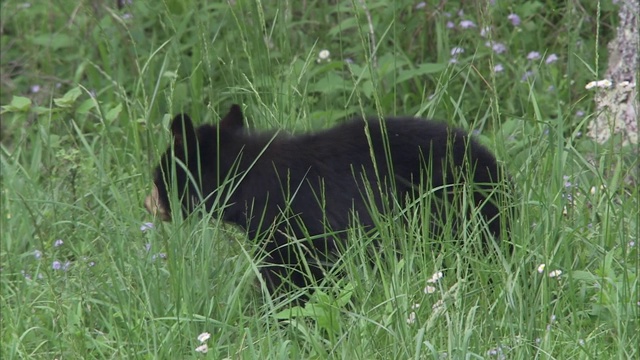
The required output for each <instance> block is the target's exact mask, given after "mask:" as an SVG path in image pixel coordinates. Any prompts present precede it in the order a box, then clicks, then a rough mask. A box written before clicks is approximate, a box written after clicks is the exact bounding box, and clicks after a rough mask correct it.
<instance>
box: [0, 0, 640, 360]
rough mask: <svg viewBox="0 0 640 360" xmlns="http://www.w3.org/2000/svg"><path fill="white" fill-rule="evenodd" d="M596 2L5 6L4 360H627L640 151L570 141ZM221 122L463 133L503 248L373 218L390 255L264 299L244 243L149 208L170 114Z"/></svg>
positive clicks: (589, 105) (602, 64)
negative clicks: (384, 123) (419, 120)
mask: <svg viewBox="0 0 640 360" xmlns="http://www.w3.org/2000/svg"><path fill="white" fill-rule="evenodd" d="M614 2H615V1H614ZM614 2H612V1H586V0H579V1H573V2H564V1H558V0H538V1H515V2H503V1H482V2H468V1H433V0H431V1H426V2H420V1H409V0H397V1H392V0H344V1H343V0H331V1H314V0H304V1H297V2H296V1H288V0H262V1H261V0H233V1H232V0H229V1H224V2H223V1H220V2H213V1H212V2H208V1H197V0H185V1H180V0H164V1H157V2H156V1H139V0H119V1H110V2H102V1H90V0H83V1H70V0H56V1H39V2H36V1H33V2H21V1H14V0H9V1H3V2H2V3H1V4H0V45H1V47H2V48H1V55H0V61H1V63H0V67H1V70H2V73H1V77H0V81H1V93H0V105H2V110H1V124H0V129H1V131H2V132H1V136H0V140H1V147H0V161H1V162H0V166H1V172H0V181H1V216H0V226H1V233H0V237H1V239H0V288H1V291H0V306H1V317H0V325H1V335H0V358H2V359H31V358H33V359H80V358H83V359H84V358H86V359H125V358H136V359H198V358H210V359H463V358H464V359H637V358H638V357H639V356H640V350H639V349H640V348H639V346H638V344H639V343H640V295H639V293H638V289H639V288H640V284H639V282H638V270H639V265H638V260H639V254H638V244H637V243H638V238H640V196H639V195H640V194H639V190H638V181H639V180H640V170H639V169H640V164H639V162H638V155H637V154H638V146H637V145H626V146H623V145H622V144H620V141H619V139H616V138H615V137H614V138H612V139H611V140H610V141H608V142H606V143H603V144H601V143H597V142H595V141H593V140H592V139H590V138H589V137H588V136H586V132H587V131H586V127H587V125H588V124H589V123H590V121H592V120H593V119H594V117H595V116H596V115H597V114H596V113H595V110H594V108H595V107H594V104H593V97H594V94H595V93H596V92H597V91H606V90H605V89H597V88H596V89H591V90H587V89H585V85H586V84H587V83H589V82H591V81H594V80H600V79H602V77H603V74H604V72H605V70H606V64H607V57H608V51H607V47H606V44H607V42H608V41H609V40H610V39H611V38H612V37H613V36H614V35H615V26H616V24H617V7H616V5H615V4H614ZM232 103H237V104H242V106H243V110H244V112H245V114H246V116H247V118H248V121H249V126H250V127H251V128H252V129H281V130H283V131H288V132H292V133H300V132H305V131H312V130H318V129H323V128H328V127H330V126H332V125H335V124H338V123H340V122H341V121H344V119H347V118H349V117H352V116H362V115H367V116H368V115H379V116H383V115H411V116H419V117H425V118H433V119H439V120H442V121H446V122H448V123H450V124H452V125H455V126H459V127H461V128H464V129H467V130H468V131H470V132H471V133H473V134H474V135H475V136H476V137H477V138H478V139H479V140H480V141H481V142H482V143H483V144H484V145H486V146H487V147H488V148H490V149H491V150H492V151H494V152H495V154H496V157H497V158H498V159H499V160H500V162H501V163H503V164H504V165H505V166H506V168H507V169H508V171H509V173H510V175H511V179H512V182H513V185H514V188H515V189H516V190H515V191H514V197H515V199H514V201H513V202H512V203H509V204H505V207H509V208H511V209H514V210H516V211H514V212H513V214H514V215H513V217H512V218H511V223H512V230H511V234H510V236H509V237H508V238H506V239H504V240H503V242H502V243H501V245H500V246H497V247H496V248H495V249H493V251H491V252H490V253H484V252H482V251H478V246H477V245H474V241H473V238H472V237H473V236H472V235H473V233H469V234H467V235H465V236H468V237H469V238H468V239H467V238H465V239H464V240H465V241H464V242H462V244H461V242H460V241H455V239H452V238H443V239H438V244H437V246H434V242H433V241H426V240H425V238H424V236H423V234H422V233H421V232H420V231H419V225H418V224H417V222H419V221H422V220H424V218H423V215H424V214H416V216H415V217H414V218H413V219H414V220H415V221H416V227H415V229H413V230H412V231H406V229H405V228H404V227H402V226H399V225H398V224H397V223H396V222H394V221H392V220H389V219H385V218H382V217H381V218H380V221H379V222H378V224H377V229H378V231H377V235H376V236H378V238H379V239H382V241H383V243H385V244H387V245H389V246H399V248H401V249H405V252H404V253H403V254H402V256H400V257H398V258H393V257H387V258H384V259H383V258H378V259H377V260H376V264H377V266H374V267H372V266H369V265H370V264H369V261H368V260H367V259H365V258H366V257H367V249H366V246H364V245H366V244H367V243H368V242H370V241H371V239H370V238H369V236H370V234H368V233H367V234H365V233H364V232H362V231H360V230H359V229H358V228H357V227H356V228H354V229H353V230H352V231H351V234H350V239H351V241H352V244H353V247H352V248H350V249H349V251H347V252H346V254H345V255H344V258H343V259H341V260H342V266H343V269H344V270H345V271H344V272H345V276H343V277H337V276H336V277H335V278H330V279H328V281H327V282H326V283H325V284H323V285H324V286H323V287H322V288H319V289H318V290H317V291H316V292H315V293H314V295H313V297H312V299H311V301H310V302H309V304H308V305H307V306H306V307H304V308H300V307H296V306H295V305H293V304H289V303H287V302H279V301H274V300H273V299H272V298H271V297H270V296H269V295H268V294H266V293H265V292H264V291H263V290H264V289H263V287H261V286H260V283H259V282H258V281H257V280H256V278H257V276H256V275H257V269H258V268H259V266H260V261H259V259H257V258H256V257H255V256H254V249H255V247H256V244H253V243H251V242H249V241H248V240H247V238H246V236H245V235H244V234H243V232H242V231H241V230H240V229H237V228H235V227H233V226H229V225H228V224H224V223H222V222H220V221H217V220H216V219H215V218H211V217H207V216H205V217H190V218H188V219H185V220H182V219H175V221H173V222H169V223H162V222H160V221H159V220H158V219H154V218H153V217H152V216H151V215H150V214H149V213H147V212H146V210H145V208H144V206H143V202H144V199H145V196H146V195H147V194H148V192H149V191H150V189H151V182H152V170H153V167H154V166H155V165H156V163H157V161H158V159H159V156H160V154H161V153H162V152H163V151H164V150H165V148H166V146H167V145H168V144H169V141H170V138H169V130H168V126H169V122H170V120H171V118H172V117H173V115H174V114H176V113H180V112H187V113H189V114H190V115H191V117H192V118H193V119H194V120H195V122H196V124H203V123H207V122H217V121H218V120H219V118H220V116H221V115H224V113H225V112H226V111H227V110H228V108H229V106H230V105H231V104H232ZM410 230H411V229H410ZM465 234H466V233H465ZM509 246H510V247H512V248H513V253H510V252H508V251H505V249H506V248H507V247H509ZM298 291H304V289H300V290H298ZM294 296H295V294H294ZM203 334H204V335H203Z"/></svg>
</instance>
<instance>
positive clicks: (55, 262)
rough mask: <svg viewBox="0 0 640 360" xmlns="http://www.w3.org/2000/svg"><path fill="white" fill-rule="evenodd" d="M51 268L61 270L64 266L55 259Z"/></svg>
mask: <svg viewBox="0 0 640 360" xmlns="http://www.w3.org/2000/svg"><path fill="white" fill-rule="evenodd" d="M51 268H52V269H53V270H60V269H61V268H62V264H61V263H60V261H58V260H55V261H54V262H53V263H52V264H51Z"/></svg>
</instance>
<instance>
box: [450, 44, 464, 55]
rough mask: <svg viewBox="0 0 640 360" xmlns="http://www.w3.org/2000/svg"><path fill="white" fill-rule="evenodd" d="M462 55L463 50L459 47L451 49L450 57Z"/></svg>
mask: <svg viewBox="0 0 640 360" xmlns="http://www.w3.org/2000/svg"><path fill="white" fill-rule="evenodd" d="M462 53H464V49H463V48H461V47H458V46H456V47H454V48H453V49H451V56H453V57H456V56H457V55H458V54H462Z"/></svg>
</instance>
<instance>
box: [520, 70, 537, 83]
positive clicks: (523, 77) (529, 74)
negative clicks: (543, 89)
mask: <svg viewBox="0 0 640 360" xmlns="http://www.w3.org/2000/svg"><path fill="white" fill-rule="evenodd" d="M533 74H534V72H533V71H531V70H529V71H527V72H525V73H524V75H522V78H521V79H520V81H522V82H525V81H527V80H529V78H530V77H532V76H533Z"/></svg>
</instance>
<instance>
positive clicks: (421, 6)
mask: <svg viewBox="0 0 640 360" xmlns="http://www.w3.org/2000/svg"><path fill="white" fill-rule="evenodd" d="M425 6H427V3H426V2H424V1H421V2H419V3H418V4H417V5H416V7H415V8H416V10H418V9H422V8H424V7H425Z"/></svg>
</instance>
